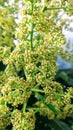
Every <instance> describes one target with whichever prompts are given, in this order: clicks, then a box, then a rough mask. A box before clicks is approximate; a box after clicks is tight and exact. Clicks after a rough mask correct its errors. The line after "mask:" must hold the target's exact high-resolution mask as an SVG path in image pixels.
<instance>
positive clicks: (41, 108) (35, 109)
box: [27, 107, 48, 112]
mask: <svg viewBox="0 0 73 130" xmlns="http://www.w3.org/2000/svg"><path fill="white" fill-rule="evenodd" d="M27 110H34V111H36V112H37V111H41V110H48V108H47V107H40V108H37V107H35V108H27Z"/></svg>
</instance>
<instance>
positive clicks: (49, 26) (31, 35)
mask: <svg viewBox="0 0 73 130" xmlns="http://www.w3.org/2000/svg"><path fill="white" fill-rule="evenodd" d="M61 2H62V1H59V2H58V0H52V1H51V2H50V1H49V2H48V1H47V0H44V3H42V2H41V0H38V2H37V1H36V0H24V1H23V3H24V7H23V8H22V9H21V11H20V13H21V16H22V19H21V21H20V22H19V23H18V28H17V31H16V34H15V35H16V38H17V39H18V40H19V41H20V43H18V45H17V46H16V47H15V48H14V50H13V51H11V47H14V45H13V34H14V31H15V22H14V20H13V17H12V16H11V15H10V16H9V15H7V14H8V12H5V13H3V12H2V13H1V16H0V18H1V19H2V21H1V27H3V28H4V29H5V30H3V29H2V30H1V34H2V35H1V40H0V45H1V46H0V61H1V62H2V63H3V64H4V65H5V66H4V67H5V68H4V70H3V71H2V70H1V71H0V113H1V114H0V129H3V128H4V129H6V127H7V126H9V125H10V124H12V130H34V128H35V121H36V117H35V113H36V112H37V111H39V113H40V115H43V116H47V117H48V119H54V118H57V119H65V118H66V117H70V116H71V115H72V114H73V104H72V102H71V100H72V99H73V88H72V87H70V88H68V89H67V90H66V91H64V90H63V87H62V86H61V84H60V83H58V82H56V81H55V80H54V77H55V75H56V71H57V64H56V60H57V54H58V53H60V52H61V51H62V48H61V47H62V45H63V44H64V43H65V38H64V36H63V34H62V28H61V27H57V25H56V24H55V23H54V17H55V15H56V14H57V13H58V10H57V11H56V12H55V11H52V10H49V9H48V8H52V7H55V6H58V5H60V4H62V3H61ZM55 3H56V5H55ZM53 4H54V5H53ZM1 10H2V8H1ZM3 11H5V9H3ZM7 21H8V22H7ZM3 22H4V23H3ZM4 37H5V41H4ZM4 46H5V47H4ZM31 100H32V101H31Z"/></svg>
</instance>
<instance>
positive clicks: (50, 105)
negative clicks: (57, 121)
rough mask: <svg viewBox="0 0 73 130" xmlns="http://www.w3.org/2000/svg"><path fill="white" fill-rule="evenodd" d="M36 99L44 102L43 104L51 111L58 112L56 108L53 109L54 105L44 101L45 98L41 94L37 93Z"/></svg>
mask: <svg viewBox="0 0 73 130" xmlns="http://www.w3.org/2000/svg"><path fill="white" fill-rule="evenodd" d="M38 99H39V100H40V101H41V102H42V103H44V104H45V106H46V107H47V108H48V109H50V110H51V111H52V112H53V113H55V114H58V112H57V110H56V109H55V107H54V106H53V105H52V104H51V103H48V104H47V103H45V98H44V97H43V96H42V95H41V94H38Z"/></svg>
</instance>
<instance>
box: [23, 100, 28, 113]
mask: <svg viewBox="0 0 73 130" xmlns="http://www.w3.org/2000/svg"><path fill="white" fill-rule="evenodd" d="M27 101H28V99H26V101H25V102H24V104H23V108H22V112H25V110H26V106H27Z"/></svg>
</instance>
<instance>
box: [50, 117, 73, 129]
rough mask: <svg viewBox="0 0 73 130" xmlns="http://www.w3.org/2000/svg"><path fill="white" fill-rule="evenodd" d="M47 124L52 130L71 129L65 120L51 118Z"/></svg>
mask: <svg viewBox="0 0 73 130" xmlns="http://www.w3.org/2000/svg"><path fill="white" fill-rule="evenodd" d="M49 126H50V128H51V129H54V130H72V129H71V128H70V127H69V126H68V125H67V124H66V123H65V122H63V121H60V120H58V119H54V120H51V121H50V123H49Z"/></svg>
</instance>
